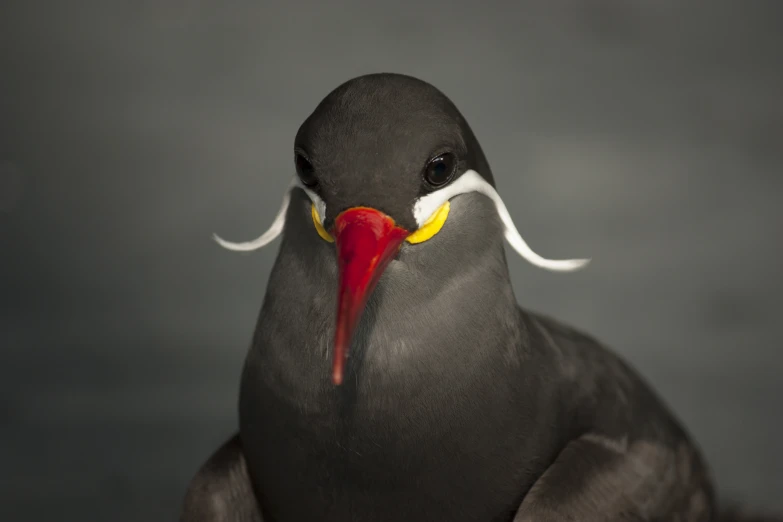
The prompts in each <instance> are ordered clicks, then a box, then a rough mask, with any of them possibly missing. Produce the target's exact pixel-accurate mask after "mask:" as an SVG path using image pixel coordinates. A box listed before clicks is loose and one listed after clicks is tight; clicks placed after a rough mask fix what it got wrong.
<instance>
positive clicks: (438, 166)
mask: <svg viewBox="0 0 783 522" xmlns="http://www.w3.org/2000/svg"><path fill="white" fill-rule="evenodd" d="M456 163H457V162H456V160H455V158H454V155H453V154H451V153H446V154H441V155H440V156H437V157H435V158H433V159H432V160H430V162H429V163H428V164H427V168H426V169H425V170H424V179H425V180H426V181H427V183H429V184H430V185H432V186H433V187H440V186H441V185H445V184H446V183H448V182H449V181H451V177H452V176H453V175H454V167H455V166H456Z"/></svg>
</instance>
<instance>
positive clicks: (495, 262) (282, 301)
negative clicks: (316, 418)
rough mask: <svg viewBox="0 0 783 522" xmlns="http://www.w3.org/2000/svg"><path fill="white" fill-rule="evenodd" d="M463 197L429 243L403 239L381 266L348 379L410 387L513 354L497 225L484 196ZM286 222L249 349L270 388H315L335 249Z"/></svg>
mask: <svg viewBox="0 0 783 522" xmlns="http://www.w3.org/2000/svg"><path fill="white" fill-rule="evenodd" d="M462 203H463V205H462V206H461V207H460V205H453V207H452V216H450V218H449V219H450V222H447V223H446V226H444V227H443V229H442V230H441V232H440V233H439V234H438V235H437V236H436V237H435V238H434V239H433V240H430V241H429V242H427V243H426V244H423V245H407V246H406V247H404V248H403V249H402V251H401V252H400V254H399V255H398V257H397V259H395V260H394V261H393V262H392V263H391V264H390V265H389V266H388V267H387V269H386V271H385V272H384V274H383V276H382V277H381V279H380V281H379V283H378V285H377V287H376V289H375V291H374V292H373V293H372V295H371V296H370V299H369V301H368V303H367V306H366V308H365V311H364V314H363V316H362V318H361V320H360V322H359V325H358V328H357V331H356V335H355V339H354V343H353V345H352V348H351V352H350V356H351V357H350V360H349V364H348V368H347V378H346V381H348V380H350V379H354V380H359V381H361V380H362V379H366V380H368V381H372V382H374V383H375V385H376V386H377V385H380V384H379V383H388V385H389V386H390V387H394V386H399V387H402V386H404V387H407V388H415V387H416V386H417V385H418V384H419V383H424V382H427V383H432V382H438V381H439V379H440V380H442V379H444V378H446V377H447V376H448V378H450V379H453V378H460V379H463V380H466V379H467V380H470V379H475V378H477V377H476V376H478V375H480V372H477V371H476V370H475V369H476V368H478V367H481V366H482V365H487V364H492V362H493V359H497V358H504V359H508V358H509V357H511V358H513V357H514V355H513V353H511V352H512V351H513V350H515V349H518V348H519V346H517V344H516V343H513V342H509V339H512V340H513V339H518V338H519V332H518V331H516V329H517V328H519V321H518V314H519V311H518V309H517V305H516V300H515V298H514V294H513V290H512V287H511V282H510V278H509V274H508V268H507V265H506V258H505V253H504V250H503V242H502V230H501V229H500V227H499V225H498V224H496V223H495V220H496V215H495V213H494V208H492V207H491V205H488V204H487V203H488V201H487V200H486V198H477V199H476V200H475V201H470V200H467V198H466V200H463V202H462ZM294 211H295V212H298V210H296V209H295V210H294ZM452 220H453V221H452ZM289 224H290V225H291V226H290V227H289V228H288V229H287V231H286V234H285V236H284V238H283V244H282V245H281V249H280V253H279V255H278V259H277V261H276V263H275V266H274V269H273V272H272V274H271V277H270V280H269V285H268V287H267V294H266V297H265V300H264V304H263V307H262V310H261V315H260V317H259V322H258V325H257V328H256V335H255V339H254V346H253V348H252V350H251V354H253V356H254V357H259V358H262V359H263V360H264V363H265V365H266V366H265V367H266V368H267V370H265V371H268V372H269V373H268V375H267V376H266V379H267V380H268V381H269V382H270V383H272V385H273V386H275V387H279V388H289V389H290V387H292V386H302V385H304V386H308V387H309V389H310V390H311V393H316V392H320V391H323V390H327V389H330V387H331V383H330V381H329V375H330V371H329V368H330V363H331V352H332V339H333V335H334V331H335V319H336V318H335V315H336V313H335V312H336V309H337V304H336V298H337V282H338V278H339V275H338V273H337V262H336V255H335V251H334V245H333V244H330V243H326V242H325V241H322V240H320V238H316V239H317V240H313V241H309V240H308V241H303V240H302V239H301V238H303V237H304V238H309V237H311V236H313V235H314V234H315V233H314V231H313V230H312V229H311V227H310V226H309V224H307V223H306V221H305V220H296V219H295V220H290V221H289V222H288V223H287V227H288V226H289ZM308 234H309V236H308ZM274 383H276V384H274ZM402 383H404V385H403V384H402Z"/></svg>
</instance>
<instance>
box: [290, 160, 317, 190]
mask: <svg viewBox="0 0 783 522" xmlns="http://www.w3.org/2000/svg"><path fill="white" fill-rule="evenodd" d="M295 162H296V174H297V175H298V176H299V179H300V180H301V181H302V183H304V184H305V185H306V186H308V187H312V186H315V185H316V184H317V183H318V178H316V177H315V169H314V168H313V164H312V163H310V160H308V159H307V158H305V157H304V156H303V155H302V154H299V153H297V154H296V157H295Z"/></svg>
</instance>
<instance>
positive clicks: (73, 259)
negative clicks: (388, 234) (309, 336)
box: [0, 0, 783, 522]
mask: <svg viewBox="0 0 783 522" xmlns="http://www.w3.org/2000/svg"><path fill="white" fill-rule="evenodd" d="M465 3H466V4H467V2H465ZM322 4H329V5H328V6H326V5H322ZM471 4H474V5H472V6H470V7H463V6H456V5H452V4H451V3H447V2H441V3H440V4H438V3H433V2H430V3H427V4H425V5H423V6H422V5H419V6H416V4H414V3H410V4H403V3H398V2H389V3H387V5H386V6H383V7H381V6H380V4H379V5H378V6H374V7H368V6H366V5H363V2H354V3H342V4H338V3H336V2H322V3H319V2H312V3H309V4H307V3H303V2H299V3H296V4H294V3H291V4H289V5H287V6H285V5H284V4H282V3H281V4H278V5H271V4H269V3H266V2H232V3H225V4H221V3H220V2H206V1H204V0H192V1H188V2H185V1H179V2H175V1H169V2H164V1H157V2H153V1H152V0H145V1H140V0H136V1H133V2H131V1H127V2H118V1H111V2H108V1H100V2H99V1H97V0H96V1H92V2H90V1H86V0H71V1H69V2H48V3H44V2H36V1H31V0H26V1H24V0H15V1H12V2H8V1H6V2H3V6H2V8H0V9H1V11H0V88H1V89H2V95H1V96H0V131H2V133H1V134H0V136H1V137H2V141H0V165H2V166H0V183H2V184H1V185H0V263H2V264H1V265H0V267H1V270H0V285H1V286H0V288H1V291H0V307H1V308H0V309H1V310H2V314H1V315H0V321H1V322H0V347H1V351H0V520H3V521H13V522H16V521H39V520H40V521H44V520H55V519H56V520H58V521H79V522H91V521H101V522H103V521H107V522H124V521H165V520H173V517H174V514H175V512H176V510H177V507H178V506H179V502H180V497H181V494H182V492H183V491H184V488H185V485H186V482H187V481H188V479H189V477H190V476H191V475H192V473H193V472H194V471H195V469H196V468H197V467H198V465H199V464H200V463H201V461H202V460H203V459H204V458H205V457H206V456H207V455H208V454H209V453H210V452H211V451H212V450H213V449H214V448H215V447H216V446H217V445H218V444H219V443H220V442H221V441H222V440H223V439H224V438H225V437H227V436H228V435H229V434H230V433H231V432H232V431H233V430H234V429H235V425H236V414H235V401H236V394H237V386H238V375H239V371H240V368H241V364H242V361H243V357H244V354H245V350H246V347H247V345H248V341H249V339H250V336H251V334H252V328H253V325H254V321H255V319H256V314H257V312H258V309H259V306H260V303H261V299H262V296H263V293H264V287H265V284H266V279H267V277H268V274H269V270H270V267H271V263H272V261H273V259H274V256H275V252H276V249H277V245H278V243H275V244H274V245H273V246H271V247H269V248H268V249H265V250H262V251H260V252H256V253H254V254H252V255H239V254H234V253H229V252H227V251H224V250H221V249H219V248H218V247H217V246H216V245H215V244H214V243H213V242H212V240H211V239H210V234H211V233H212V232H213V231H218V232H220V233H221V234H222V235H223V236H224V237H226V238H228V239H232V240H243V239H248V238H251V237H255V236H256V235H257V234H258V233H260V232H261V231H262V230H263V229H265V227H266V226H267V225H268V224H269V223H270V222H271V220H272V218H273V216H274V215H275V213H276V211H277V208H278V205H279V202H280V197H281V194H282V192H283V188H284V186H285V184H286V182H287V181H288V179H289V176H290V175H291V173H292V172H293V170H292V152H291V151H292V144H293V136H294V134H295V132H296V129H297V127H298V125H299V124H300V123H301V121H302V120H303V119H304V118H305V117H306V116H307V114H308V113H309V112H310V111H311V110H312V109H313V108H314V107H315V105H316V103H317V102H318V101H319V100H320V99H321V98H322V97H323V96H325V95H326V94H327V93H328V92H329V91H330V90H331V89H332V88H334V87H335V86H337V85H338V84H339V83H341V82H343V81H345V80H347V79H349V78H351V77H353V76H356V75H359V74H362V73H367V72H377V71H395V72H404V73H408V74H412V75H415V76H419V77H421V78H423V79H425V80H428V81H430V82H432V83H434V84H435V85H436V86H438V87H439V88H441V89H442V90H443V91H444V92H445V93H446V94H447V95H448V96H450V97H451V98H452V99H453V100H454V102H455V103H456V104H457V106H458V107H460V108H461V110H462V111H463V113H464V114H465V116H466V117H467V119H468V121H469V122H470V123H471V125H472V126H473V128H474V130H475V132H476V134H477V136H478V137H479V140H480V141H481V143H482V145H483V147H484V148H485V151H486V153H487V155H488V157H489V160H490V163H491V164H492V166H493V168H494V172H495V176H496V179H497V181H498V185H499V191H500V193H501V195H502V196H503V197H504V199H505V201H506V203H507V205H508V206H509V208H510V211H511V213H512V215H513V217H514V219H515V221H516V222H517V224H518V226H519V228H520V230H521V231H522V233H523V235H524V236H525V237H526V239H527V240H528V241H529V242H530V244H531V245H532V246H533V247H534V248H535V249H536V250H538V251H539V252H540V253H541V254H543V255H545V256H550V257H580V256H592V257H593V258H594V263H593V264H592V265H591V266H590V268H589V269H588V270H586V271H584V272H580V273H577V274H560V275H558V274H552V273H548V272H544V271H542V270H538V269H535V268H533V267H531V266H529V265H527V264H526V263H525V262H524V261H522V260H521V259H520V258H518V257H516V256H514V255H510V256H509V262H510V265H511V271H512V273H513V278H514V284H515V289H516V292H517V296H518V298H519V300H520V302H521V303H522V304H523V305H524V306H527V307H530V308H533V309H536V310H539V311H543V312H546V313H549V314H552V315H555V316H557V317H559V318H561V319H563V320H566V321H568V322H570V323H571V324H574V325H576V326H578V327H580V328H582V329H585V330H588V331H590V332H591V333H593V334H595V335H597V336H598V337H600V338H601V339H603V340H604V341H606V342H607V343H609V344H610V345H611V346H613V347H614V348H615V349H616V350H617V351H619V352H620V353H621V354H622V355H623V356H624V357H626V358H627V359H629V360H630V361H631V362H632V363H633V364H634V365H635V366H637V367H638V368H639V369H640V370H641V371H642V372H643V373H644V375H646V377H647V378H648V379H649V381H650V382H652V383H653V384H654V385H655V386H656V388H657V389H658V390H659V391H660V393H661V394H662V395H663V396H664V397H665V398H666V399H667V400H668V401H669V403H670V404H671V405H672V407H673V408H674V410H675V411H676V412H677V413H678V414H679V416H680V417H681V418H682V419H683V420H684V421H685V422H686V423H687V425H688V426H689V428H690V430H691V431H692V432H693V433H694V435H695V436H696V437H697V439H698V440H699V441H700V443H701V444H702V446H703V448H704V450H705V452H706V454H707V456H708V457H709V458H710V460H711V462H712V465H713V467H714V470H715V473H716V475H717V477H718V479H719V481H720V485H721V489H722V491H723V492H724V493H725V494H726V495H728V496H731V497H732V498H735V499H738V500H741V501H746V502H748V503H751V504H753V505H755V506H757V507H762V508H764V507H767V508H777V509H783V496H781V495H780V493H781V492H783V442H781V439H783V420H781V411H780V410H781V407H780V406H781V396H783V383H782V382H781V379H780V372H781V368H782V367H783V351H782V350H781V348H783V346H781V342H780V334H779V332H780V329H779V323H780V321H781V317H782V316H781V312H783V306H782V305H781V301H780V299H779V297H780V295H781V291H783V284H782V283H781V278H780V275H779V274H780V268H781V266H782V265H783V263H781V261H782V259H781V258H782V257H783V256H782V255H781V247H780V225H781V222H783V219H782V218H783V210H781V207H780V205H779V201H780V193H781V188H783V175H782V174H783V173H782V172H781V167H783V146H781V141H782V140H783V95H781V93H783V74H782V73H781V62H782V60H781V58H782V56H781V55H782V54H783V52H782V51H783V46H782V45H781V44H782V43H783V41H782V40H783V36H781V27H783V3H781V2H776V1H742V2H740V1H736V2H722V1H716V0H712V1H709V2H707V1H705V2H701V3H699V4H697V3H693V2H661V1H658V0H656V1H653V0H649V1H646V2H643V1H640V0H636V1H630V0H624V1H620V0H618V1H596V0H593V1H591V2H581V1H580V2H576V1H573V2H561V1H545V0H541V1H538V2H517V3H516V7H511V6H509V5H503V4H501V3H499V2H498V3H495V4H491V5H490V4H486V5H484V6H483V7H482V6H479V5H478V4H479V2H472V3H471ZM508 4H511V2H508Z"/></svg>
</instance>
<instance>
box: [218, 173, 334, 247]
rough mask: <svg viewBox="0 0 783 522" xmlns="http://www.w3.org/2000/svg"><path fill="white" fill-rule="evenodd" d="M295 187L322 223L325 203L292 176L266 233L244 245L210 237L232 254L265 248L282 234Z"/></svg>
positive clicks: (324, 217) (297, 178)
mask: <svg viewBox="0 0 783 522" xmlns="http://www.w3.org/2000/svg"><path fill="white" fill-rule="evenodd" d="M296 187H299V188H300V189H302V190H304V191H305V193H306V194H307V196H308V197H309V198H310V201H312V202H313V204H314V205H315V209H316V211H317V212H318V216H319V217H320V218H321V223H323V222H324V219H326V203H324V201H323V200H322V199H321V198H320V197H318V194H316V193H315V192H313V191H312V190H310V189H309V188H307V187H305V186H304V185H303V184H302V182H301V181H300V180H299V177H298V176H294V177H293V179H292V180H291V182H290V183H289V184H288V187H286V190H285V193H284V194H283V202H282V203H281V205H280V210H278V211H277V216H275V220H274V221H273V222H272V226H270V227H269V229H268V230H267V231H266V232H264V233H263V234H262V235H260V236H259V237H257V238H256V239H253V240H251V241H246V242H244V243H233V242H231V241H226V240H225V239H223V238H221V237H220V236H218V235H217V234H213V235H212V236H213V237H214V238H215V241H217V243H218V244H219V245H220V246H222V247H223V248H225V249H227V250H233V251H234V252H251V251H253V250H258V249H259V248H263V247H265V246H267V245H268V244H269V243H271V242H272V241H274V240H275V239H276V238H277V236H279V235H280V234H281V233H282V232H283V228H284V227H285V215H286V212H287V211H288V205H289V203H290V202H291V191H292V190H293V189H294V188H296Z"/></svg>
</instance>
